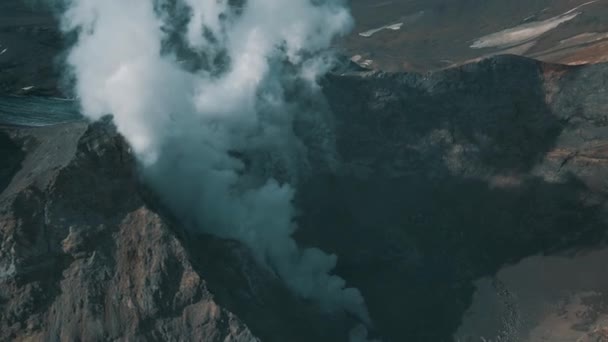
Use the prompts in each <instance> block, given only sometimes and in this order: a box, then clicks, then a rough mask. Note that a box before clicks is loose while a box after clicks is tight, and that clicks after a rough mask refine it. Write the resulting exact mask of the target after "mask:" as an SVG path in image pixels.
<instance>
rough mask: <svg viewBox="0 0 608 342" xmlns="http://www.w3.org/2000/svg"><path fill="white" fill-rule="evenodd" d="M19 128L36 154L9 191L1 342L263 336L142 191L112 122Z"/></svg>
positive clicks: (1, 213)
mask: <svg viewBox="0 0 608 342" xmlns="http://www.w3.org/2000/svg"><path fill="white" fill-rule="evenodd" d="M9 134H10V139H12V140H11V141H13V142H14V144H21V147H22V148H23V150H22V151H23V152H24V153H25V158H24V159H23V160H22V161H21V168H20V169H18V171H17V172H16V173H15V174H14V175H13V177H12V179H11V181H10V183H9V184H8V186H7V187H6V188H5V189H4V191H3V192H2V195H1V196H0V203H1V209H0V237H1V241H2V243H1V245H0V246H1V247H0V255H1V259H0V260H1V263H0V284H1V286H0V307H1V308H2V310H1V312H0V331H1V332H0V339H2V340H5V341H8V340H46V341H52V340H62V341H76V340H85V341H94V340H115V339H123V340H179V339H181V340H209V341H253V340H256V338H255V337H254V336H253V335H252V333H251V332H250V331H249V329H248V328H247V327H246V326H245V324H243V323H242V322H241V321H240V320H239V319H238V318H237V317H236V316H235V315H234V314H232V313H231V312H229V311H227V310H226V309H224V308H222V307H220V306H219V305H218V304H217V303H216V301H215V300H214V297H213V295H212V294H211V293H210V292H209V290H208V287H207V284H206V282H205V280H204V279H202V278H201V276H200V274H198V273H197V272H196V270H195V269H194V267H193V265H192V263H191V261H190V260H189V256H188V252H187V251H186V250H185V249H184V247H183V246H182V244H181V242H180V241H179V240H178V238H177V237H176V235H175V233H174V232H173V230H172V228H171V226H170V225H169V224H168V223H167V221H166V220H164V219H163V218H162V217H160V216H159V215H158V214H157V213H155V212H154V211H153V210H151V209H150V208H149V207H148V206H147V205H146V204H145V203H144V202H143V201H142V199H141V198H140V197H139V196H138V195H137V193H138V188H137V187H138V185H137V177H136V169H135V167H134V164H133V160H132V158H131V156H130V155H129V153H128V151H127V147H126V146H125V144H124V142H123V141H122V139H121V138H120V137H119V136H118V135H116V133H115V132H113V131H112V130H111V126H109V125H107V124H94V125H91V126H90V127H87V125H86V124H70V125H62V126H56V127H49V128H41V129H32V130H28V129H23V130H9ZM5 139H6V136H5ZM3 152H5V151H3ZM6 152H8V153H6ZM6 152H5V153H3V158H4V156H11V155H13V156H14V155H15V154H14V153H10V152H11V151H6ZM13 158H18V154H17V156H16V157H13ZM11 169H14V168H11Z"/></svg>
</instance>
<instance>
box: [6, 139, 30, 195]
mask: <svg viewBox="0 0 608 342" xmlns="http://www.w3.org/2000/svg"><path fill="white" fill-rule="evenodd" d="M24 158H25V153H23V151H22V150H21V146H19V145H18V144H17V143H15V142H14V141H13V140H12V139H11V138H10V136H9V135H8V134H6V133H4V132H0V193H2V192H3V191H4V189H6V187H7V186H8V185H9V183H10V182H11V179H12V178H13V176H14V175H15V173H16V172H17V171H19V167H20V166H21V162H22V161H23V159H24Z"/></svg>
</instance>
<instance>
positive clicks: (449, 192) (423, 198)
mask: <svg viewBox="0 0 608 342" xmlns="http://www.w3.org/2000/svg"><path fill="white" fill-rule="evenodd" d="M324 86H325V88H324V89H325V92H326V94H327V98H328V99H329V104H330V106H331V108H332V111H333V112H334V114H335V116H336V123H335V127H336V128H335V129H336V139H337V150H338V154H339V156H340V158H341V167H340V169H339V170H337V171H336V172H334V173H327V172H318V173H317V174H314V175H313V176H312V177H309V178H308V179H307V181H306V182H305V183H304V184H302V185H301V186H300V188H299V197H298V207H299V208H301V209H302V215H301V217H300V219H299V223H300V226H301V229H300V230H299V231H298V233H297V235H298V239H299V241H301V242H302V243H303V244H306V245H311V246H319V247H320V248H322V249H323V250H326V251H328V252H334V253H336V254H337V255H338V256H339V266H338V269H337V273H338V274H339V275H341V276H343V277H345V279H347V281H348V282H349V285H352V286H355V287H358V288H359V289H361V291H362V292H363V294H364V297H365V298H366V301H367V304H368V306H369V309H370V312H371V315H372V319H373V320H374V323H375V328H376V329H377V332H378V334H379V335H380V336H382V337H383V338H385V339H386V340H389V341H429V342H430V341H433V342H437V341H451V340H452V336H453V333H454V332H455V330H456V329H457V328H458V326H459V325H460V322H461V318H462V315H463V314H464V312H465V311H466V310H467V308H468V307H469V306H470V303H471V297H472V294H473V291H474V287H473V281H474V280H475V279H477V278H479V277H482V276H487V275H492V274H494V273H495V272H496V271H497V270H498V269H499V268H500V267H502V266H504V265H505V264H509V263H514V262H517V261H518V260H520V259H521V258H524V257H526V256H530V255H534V254H545V253H553V252H557V251H560V250H564V249H568V248H573V247H579V248H584V247H585V246H590V247H591V246H596V245H598V244H599V243H600V242H601V241H602V240H603V238H604V235H605V232H606V226H605V223H604V221H603V217H604V215H603V214H602V212H601V205H602V204H603V203H604V202H605V201H604V197H603V195H601V194H600V193H599V192H597V191H596V189H589V188H588V187H587V186H585V185H584V184H583V183H582V182H581V181H579V180H578V179H577V177H576V176H575V175H572V176H570V177H569V178H567V179H566V180H565V181H562V182H548V181H546V180H545V179H543V178H541V177H539V176H536V175H533V174H532V173H531V172H530V170H531V169H532V167H533V166H534V165H535V164H537V163H539V162H540V161H541V160H543V158H544V157H545V155H546V154H547V152H548V151H549V150H551V149H552V148H553V147H554V145H555V143H556V139H557V138H558V136H559V135H560V132H561V130H562V128H563V127H564V122H563V121H562V120H561V119H560V118H558V117H557V116H555V115H553V113H552V112H551V110H550V108H549V107H548V105H547V104H546V103H545V93H544V90H543V83H542V79H541V74H540V70H539V65H538V63H537V62H534V61H530V60H526V59H522V58H518V57H513V56H504V57H500V58H495V59H491V60H487V61H484V62H482V63H479V64H475V65H470V66H466V67H463V68H459V69H454V70H448V71H445V72H443V73H437V74H430V75H416V74H377V75H376V76H374V77H363V78H361V77H352V78H349V77H342V78H340V77H336V78H330V79H328V80H327V81H326V83H325V85H324ZM454 151H458V153H455V152H454ZM454 165H459V167H455V166H454ZM313 169H315V168H313ZM316 169H323V168H322V167H319V168H316ZM505 175H506V178H505V179H506V181H504V182H503V183H502V184H499V185H498V186H497V185H495V184H491V183H490V182H489V181H488V179H492V178H493V177H497V178H500V177H503V176H505Z"/></svg>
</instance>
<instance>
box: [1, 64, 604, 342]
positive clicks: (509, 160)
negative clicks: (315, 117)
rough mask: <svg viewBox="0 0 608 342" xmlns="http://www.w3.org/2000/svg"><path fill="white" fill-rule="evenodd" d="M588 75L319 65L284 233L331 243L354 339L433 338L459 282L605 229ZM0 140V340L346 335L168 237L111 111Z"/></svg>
mask: <svg viewBox="0 0 608 342" xmlns="http://www.w3.org/2000/svg"><path fill="white" fill-rule="evenodd" d="M606 75H608V69H607V67H606V66H605V65H596V66H588V67H576V68H573V67H562V66H557V65H548V64H543V63H539V62H536V61H533V60H528V59H523V58H519V57H513V56H502V57H496V58H492V59H489V60H485V61H482V62H479V63H476V64H471V65H467V66H463V67H460V68H455V69H449V70H446V71H442V72H437V73H431V74H425V75H420V74H388V73H365V72H363V73H361V72H352V73H345V74H342V75H332V76H329V77H328V78H327V79H326V80H325V81H324V83H323V89H324V92H325V95H326V98H327V99H326V103H323V104H319V106H325V105H326V106H327V107H324V108H326V109H327V112H328V113H329V114H330V115H329V116H328V118H327V119H328V122H327V126H326V127H328V129H327V131H325V132H324V133H323V134H322V136H320V135H319V134H318V133H319V131H317V130H311V129H310V126H307V123H306V122H296V125H297V126H296V131H297V132H298V134H299V136H300V138H301V139H302V141H303V142H305V143H306V145H307V146H309V147H310V148H309V158H308V159H309V161H310V163H311V165H309V167H307V168H306V170H308V171H307V173H306V174H305V175H304V177H303V178H302V180H301V184H299V186H298V195H297V196H298V197H297V205H298V207H299V208H300V209H301V215H300V217H299V219H298V220H299V224H300V227H301V228H300V230H299V231H298V232H297V239H298V241H299V242H300V243H301V244H303V245H311V246H319V247H321V248H322V249H324V250H326V251H330V252H335V253H336V254H337V255H339V264H338V269H337V273H338V274H339V275H340V276H342V277H344V278H345V279H346V280H347V282H348V283H349V285H352V286H356V287H358V288H359V289H361V291H362V293H363V295H364V297H365V299H366V302H367V304H368V306H369V309H370V314H371V316H372V320H373V323H374V327H373V329H374V331H373V334H374V335H377V336H379V337H381V338H382V340H384V341H403V340H407V341H449V340H451V339H452V338H453V334H454V332H455V331H456V330H457V328H458V326H459V325H460V322H461V320H462V315H463V314H464V312H465V311H466V310H467V308H468V307H469V306H470V304H471V298H472V295H473V291H474V285H473V284H474V281H475V280H476V279H478V278H480V277H484V276H492V275H493V274H495V273H496V272H497V271H498V270H499V269H500V268H501V267H502V266H504V265H505V264H511V263H515V262H517V261H519V260H520V259H522V258H524V257H527V256H530V255H535V254H548V253H557V252H560V251H564V250H572V249H577V250H585V249H587V248H592V247H598V246H601V245H602V243H603V241H604V240H605V228H606V225H605V223H606V222H605V219H606V214H605V195H606V194H605V191H606V178H605V177H604V175H605V174H606V171H607V170H606V167H607V166H608V163H606V161H607V160H608V159H607V158H608V156H607V155H606V149H605V148H604V145H605V143H604V141H605V140H606V136H607V135H608V130H607V126H606V125H608V121H606V119H605V116H606V114H605V113H606V106H607V104H608V103H607V102H606V100H605V98H606V97H605V96H604V95H605V94H604V93H605V92H606V91H607V90H606V86H605V84H604V81H603V80H604V79H605V77H606ZM304 121H305V120H304ZM298 125H299V126H298ZM313 133H314V134H313ZM320 140H322V141H323V144H321V143H320V142H319V141H320ZM328 141H329V142H332V144H330V145H332V146H331V153H332V155H331V158H321V157H320V156H319V154H323V153H329V152H328V149H325V150H323V149H321V148H316V147H318V146H325V147H327V142H328ZM0 153H1V154H2V158H1V159H0V160H2V163H0V191H1V195H0V241H1V242H0V285H1V286H0V339H1V340H87V341H89V340H204V341H215V340H218V341H252V340H256V339H258V338H259V339H261V340H264V341H340V340H346V339H347V335H348V330H349V329H350V328H351V327H352V325H353V322H352V320H351V318H349V317H342V316H341V315H334V316H328V315H326V314H324V313H323V312H321V311H319V310H318V309H317V308H316V307H315V306H314V304H312V303H307V302H305V301H302V300H300V299H298V298H295V297H293V296H292V295H291V294H290V293H289V291H287V290H286V289H285V288H284V286H283V285H282V282H281V281H280V279H277V277H276V276H275V275H274V274H273V273H272V272H271V271H269V270H266V269H264V268H261V267H259V266H258V265H257V264H256V263H255V262H254V261H253V259H252V258H251V256H250V255H249V253H248V251H247V250H246V249H245V248H243V247H242V246H241V245H240V244H238V243H236V242H232V241H225V240H220V239H215V238H212V237H209V236H204V235H200V234H196V233H195V232H187V231H184V230H183V229H182V228H181V226H180V224H179V221H178V220H177V219H175V218H173V217H172V216H171V213H167V212H166V211H165V210H164V209H163V208H162V207H161V206H159V205H157V203H158V201H156V200H155V195H153V194H151V193H150V192H149V191H148V190H146V188H145V186H144V185H142V184H141V182H140V179H139V177H138V172H137V165H136V163H135V162H134V160H133V156H132V155H131V154H130V152H129V148H128V146H127V145H126V144H125V142H124V140H123V139H122V138H121V137H120V136H119V135H118V134H117V133H116V132H115V130H114V129H113V126H112V125H111V123H109V122H107V121H104V122H101V123H95V124H90V125H89V124H87V123H84V122H73V123H67V124H60V125H55V126H48V127H41V128H17V127H8V126H7V127H3V128H2V129H1V131H0ZM598 310H600V311H601V310H604V309H602V308H601V307H600V308H598ZM587 332H588V333H589V334H591V333H592V332H593V329H592V328H591V325H590V327H589V328H588V331H587ZM587 332H583V333H587ZM590 336H591V335H590Z"/></svg>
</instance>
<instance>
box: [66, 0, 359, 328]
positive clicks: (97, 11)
mask: <svg viewBox="0 0 608 342" xmlns="http://www.w3.org/2000/svg"><path fill="white" fill-rule="evenodd" d="M63 4H64V12H63V15H62V18H63V20H62V28H63V30H64V31H65V32H67V33H72V34H74V33H76V35H77V41H76V43H75V45H74V46H73V48H72V49H71V52H70V54H69V56H68V59H67V62H68V65H69V66H70V69H71V71H72V72H73V75H74V78H75V80H76V83H75V84H76V85H75V88H76V89H75V90H76V93H77V95H78V97H79V99H80V103H81V106H82V110H83V112H84V113H85V114H86V115H87V116H88V117H90V118H91V119H98V118H100V117H102V116H103V115H105V114H108V113H112V114H113V116H114V121H115V123H116V125H117V127H118V129H119V131H120V132H121V133H122V134H123V135H124V136H125V137H126V139H127V140H128V141H129V143H130V144H131V146H132V149H133V150H134V151H135V153H136V155H137V156H138V158H139V159H140V161H141V163H142V165H143V170H144V173H145V177H146V178H147V180H148V181H149V182H150V184H151V185H152V186H153V187H154V188H155V189H156V190H157V191H158V192H159V193H160V194H161V195H162V197H163V198H164V200H165V201H166V202H167V205H169V206H170V208H172V210H173V211H174V212H175V213H176V214H177V215H178V216H179V217H180V218H181V219H182V220H184V222H187V223H188V224H190V225H192V227H195V228H196V229H200V230H203V231H205V232H208V233H212V234H215V235H217V236H220V237H224V238H231V239H236V240H239V241H241V242H243V243H244V244H246V245H247V246H248V247H250V248H251V250H252V251H253V253H254V254H255V256H256V258H257V259H258V261H259V262H260V263H261V264H262V265H265V266H267V267H269V268H270V269H272V270H274V272H276V274H277V275H278V276H279V277H280V278H281V279H283V280H284V282H285V283H286V284H287V286H288V287H289V288H291V289H292V290H293V291H294V292H295V293H297V294H298V295H300V296H302V297H303V298H307V299H311V300H315V301H317V302H318V303H319V304H320V306H322V307H323V308H324V309H326V310H328V311H346V312H348V313H350V314H353V315H355V316H356V317H358V318H359V319H360V320H361V321H362V322H364V323H365V324H370V319H369V316H368V313H367V309H366V306H365V303H364V300H363V297H362V296H361V294H360V292H359V291H358V290H356V289H353V288H346V286H345V282H344V280H343V279H341V278H339V277H337V276H335V275H332V270H333V269H334V267H335V266H336V256H335V255H328V254H326V253H324V252H322V251H321V250H319V249H316V248H308V249H301V248H299V247H298V246H297V245H296V242H295V241H294V239H293V238H292V237H291V235H292V234H293V233H294V231H295V230H296V228H297V227H296V224H295V223H294V215H295V208H294V205H293V198H294V186H293V184H294V183H295V182H296V181H297V178H298V171H299V165H300V164H301V158H302V155H303V153H302V151H303V148H304V147H303V146H302V143H301V142H300V141H299V140H298V139H297V137H296V136H295V135H294V133H293V128H292V127H293V120H294V115H295V114H294V113H293V111H292V110H291V109H292V108H294V107H293V106H290V102H291V101H290V100H287V98H288V97H287V95H286V94H285V89H289V87H292V86H293V85H294V84H300V85H302V84H304V85H307V86H308V87H309V88H310V89H312V90H311V91H313V92H314V89H315V86H316V80H317V78H318V77H319V76H320V75H322V74H323V73H325V72H326V71H327V68H328V67H329V65H330V63H328V61H329V60H330V59H329V58H328V55H327V48H328V47H329V46H330V43H331V41H332V39H333V38H335V37H336V36H337V35H340V34H344V33H346V32H347V31H348V30H349V28H350V26H351V18H350V16H349V13H348V11H347V10H346V9H345V8H344V7H343V6H342V5H341V4H340V2H337V1H332V0H242V1H241V0H130V1H124V0H71V1H68V0H66V2H63ZM290 184H291V185H290Z"/></svg>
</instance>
